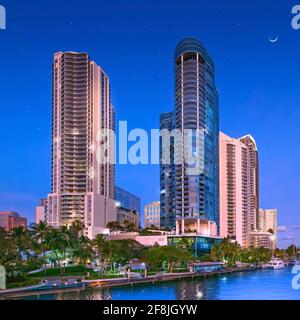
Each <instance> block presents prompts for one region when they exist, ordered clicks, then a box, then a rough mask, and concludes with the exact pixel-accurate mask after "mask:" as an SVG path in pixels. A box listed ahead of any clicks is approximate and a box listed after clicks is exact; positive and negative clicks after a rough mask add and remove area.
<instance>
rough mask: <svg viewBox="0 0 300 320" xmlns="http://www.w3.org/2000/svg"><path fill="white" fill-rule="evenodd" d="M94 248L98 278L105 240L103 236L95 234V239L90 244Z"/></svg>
mask: <svg viewBox="0 0 300 320" xmlns="http://www.w3.org/2000/svg"><path fill="white" fill-rule="evenodd" d="M92 244H93V246H94V248H96V252H97V256H98V276H100V265H101V260H102V253H103V252H104V249H105V245H106V240H105V236H104V235H103V234H97V236H96V238H95V239H94V240H93V242H92Z"/></svg>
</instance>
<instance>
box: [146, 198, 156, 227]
mask: <svg viewBox="0 0 300 320" xmlns="http://www.w3.org/2000/svg"><path fill="white" fill-rule="evenodd" d="M144 226H145V228H151V227H152V226H154V227H158V228H160V202H159V201H156V202H152V203H149V204H147V205H145V207H144Z"/></svg>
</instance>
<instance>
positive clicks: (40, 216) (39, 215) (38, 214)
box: [35, 199, 48, 224]
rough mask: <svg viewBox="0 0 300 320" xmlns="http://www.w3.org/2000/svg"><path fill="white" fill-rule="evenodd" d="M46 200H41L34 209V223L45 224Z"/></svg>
mask: <svg viewBox="0 0 300 320" xmlns="http://www.w3.org/2000/svg"><path fill="white" fill-rule="evenodd" d="M47 202H48V201H47V199H41V200H40V204H39V206H37V207H36V208H35V223H36V224H39V223H40V222H47V207H48V205H47Z"/></svg>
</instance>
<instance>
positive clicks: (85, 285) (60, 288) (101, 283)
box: [0, 267, 259, 300]
mask: <svg viewBox="0 0 300 320" xmlns="http://www.w3.org/2000/svg"><path fill="white" fill-rule="evenodd" d="M257 269H259V267H252V268H246V267H243V268H237V267H235V268H226V269H223V270H220V271H212V272H199V273H196V272H180V273H164V274H163V275H162V274H156V275H150V276H147V277H143V278H132V279H127V278H124V277H123V278H113V279H96V280H81V277H55V278H51V277H47V278H45V279H44V283H41V284H40V285H36V286H30V287H24V288H16V289H8V290H2V291H0V299H4V300H5V299H18V298H23V297H30V296H42V295H49V294H53V295H55V294H60V293H68V292H81V291H84V290H86V289H91V288H94V289H99V288H101V289H105V288H113V287H124V286H129V287H133V286H136V285H143V284H157V283H163V282H172V281H180V280H184V279H194V278H213V277H220V276H222V275H228V274H232V273H237V272H250V271H254V270H257ZM66 278H67V280H68V284H66V285H64V284H63V283H61V282H62V279H64V280H66ZM79 280H81V281H80V282H77V281H79Z"/></svg>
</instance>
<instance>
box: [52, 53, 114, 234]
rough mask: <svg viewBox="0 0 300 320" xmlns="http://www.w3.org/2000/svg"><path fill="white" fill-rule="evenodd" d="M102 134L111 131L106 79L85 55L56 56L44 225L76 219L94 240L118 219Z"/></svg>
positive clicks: (109, 151)
mask: <svg viewBox="0 0 300 320" xmlns="http://www.w3.org/2000/svg"><path fill="white" fill-rule="evenodd" d="M102 129H113V130H114V109H113V107H112V104H111V89H110V81H109V78H108V77H107V75H106V74H105V73H104V71H103V70H102V69H101V68H100V67H99V66H98V65H97V64H96V63H95V62H93V61H91V60H90V57H89V56H88V54H86V53H76V52H58V53H56V54H55V55H54V63H53V114H52V191H51V193H50V194H49V196H48V218H47V221H48V223H49V225H51V226H53V227H58V226H60V225H70V224H71V223H72V222H73V221H75V220H80V221H82V222H84V223H85V226H86V227H87V230H86V234H88V235H89V236H90V237H94V236H95V235H96V234H97V233H98V232H99V230H102V229H105V228H106V224H107V223H108V222H110V221H115V220H117V216H116V206H115V201H114V188H115V169H114V165H109V164H108V163H105V161H103V160H104V159H105V157H106V159H113V157H114V155H115V147H114V143H111V134H108V136H107V137H106V138H107V139H106V138H104V137H103V136H101V134H100V133H101V132H102ZM107 142H109V143H107ZM103 146H104V148H103ZM99 160H101V161H99Z"/></svg>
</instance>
